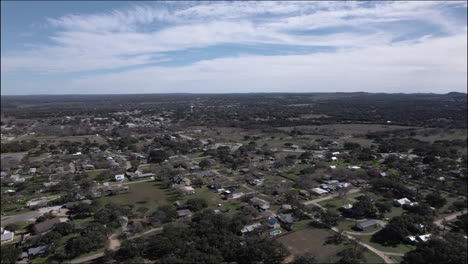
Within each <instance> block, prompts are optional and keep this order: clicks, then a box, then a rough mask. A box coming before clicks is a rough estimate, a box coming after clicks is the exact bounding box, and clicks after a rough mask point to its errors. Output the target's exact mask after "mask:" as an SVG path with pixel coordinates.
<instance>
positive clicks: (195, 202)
mask: <svg viewBox="0 0 468 264" xmlns="http://www.w3.org/2000/svg"><path fill="white" fill-rule="evenodd" d="M185 206H187V208H188V209H190V210H192V211H194V212H198V211H200V210H202V209H203V208H206V207H208V203H207V202H206V200H205V199H203V198H190V199H188V200H187V201H186V202H185Z"/></svg>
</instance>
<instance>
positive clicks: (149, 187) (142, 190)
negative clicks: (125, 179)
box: [101, 181, 177, 211]
mask: <svg viewBox="0 0 468 264" xmlns="http://www.w3.org/2000/svg"><path fill="white" fill-rule="evenodd" d="M128 186H129V187H130V192H128V193H123V194H118V195H111V196H105V197H102V198H101V201H102V202H103V204H106V203H117V204H131V205H135V208H136V207H138V206H139V205H143V206H144V207H147V208H148V209H150V211H151V210H154V209H155V208H156V207H157V206H159V205H161V204H164V203H167V202H168V201H172V200H173V199H175V198H176V197H177V195H176V194H175V193H174V192H173V191H172V190H170V189H162V188H160V184H159V183H157V182H153V181H149V182H142V183H135V184H130V185H128Z"/></svg>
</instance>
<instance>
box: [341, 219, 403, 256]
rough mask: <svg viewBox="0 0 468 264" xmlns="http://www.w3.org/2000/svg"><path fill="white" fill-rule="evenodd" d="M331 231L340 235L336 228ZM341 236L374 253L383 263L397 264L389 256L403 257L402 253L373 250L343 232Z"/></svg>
mask: <svg viewBox="0 0 468 264" xmlns="http://www.w3.org/2000/svg"><path fill="white" fill-rule="evenodd" d="M332 230H333V231H335V232H337V233H340V230H339V229H338V228H336V227H333V228H332ZM343 235H345V236H346V237H347V238H348V239H350V240H353V241H355V242H356V243H358V244H359V245H361V246H363V247H365V248H367V249H368V250H370V251H372V252H374V253H375V254H376V255H377V256H379V257H380V258H381V259H383V261H385V263H388V264H393V263H397V262H396V261H395V260H393V259H392V258H391V257H389V256H390V255H391V256H404V254H403V253H393V252H385V251H380V250H378V249H376V248H374V247H372V246H370V245H368V244H366V243H364V242H362V241H360V240H359V239H356V238H355V237H353V236H351V235H350V234H348V233H347V232H343Z"/></svg>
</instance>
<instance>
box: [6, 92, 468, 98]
mask: <svg viewBox="0 0 468 264" xmlns="http://www.w3.org/2000/svg"><path fill="white" fill-rule="evenodd" d="M355 93H365V94H404V95H412V94H433V95H447V94H453V93H459V94H467V92H457V91H452V92H447V93H435V92H417V93H404V92H399V93H388V92H364V91H355V92H250V93H249V92H240V93H236V92H233V93H190V92H187V93H103V94H98V93H96V94H1V95H0V96H1V97H4V96H67V95H68V96H76V95H79V96H93V95H234V94H355Z"/></svg>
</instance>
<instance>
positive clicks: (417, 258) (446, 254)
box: [402, 233, 467, 264]
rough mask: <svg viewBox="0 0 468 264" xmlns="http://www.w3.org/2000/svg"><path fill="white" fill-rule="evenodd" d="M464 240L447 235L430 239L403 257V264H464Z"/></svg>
mask: <svg viewBox="0 0 468 264" xmlns="http://www.w3.org/2000/svg"><path fill="white" fill-rule="evenodd" d="M466 259H467V253H466V239H465V238H464V237H463V235H460V234H454V233H448V234H445V235H443V236H442V238H438V237H435V236H434V237H432V238H431V239H430V240H429V241H427V242H425V243H419V244H418V245H417V247H416V249H415V250H413V251H410V252H408V253H406V254H405V256H404V257H403V262H402V263H403V264H423V263H454V264H464V263H466Z"/></svg>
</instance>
